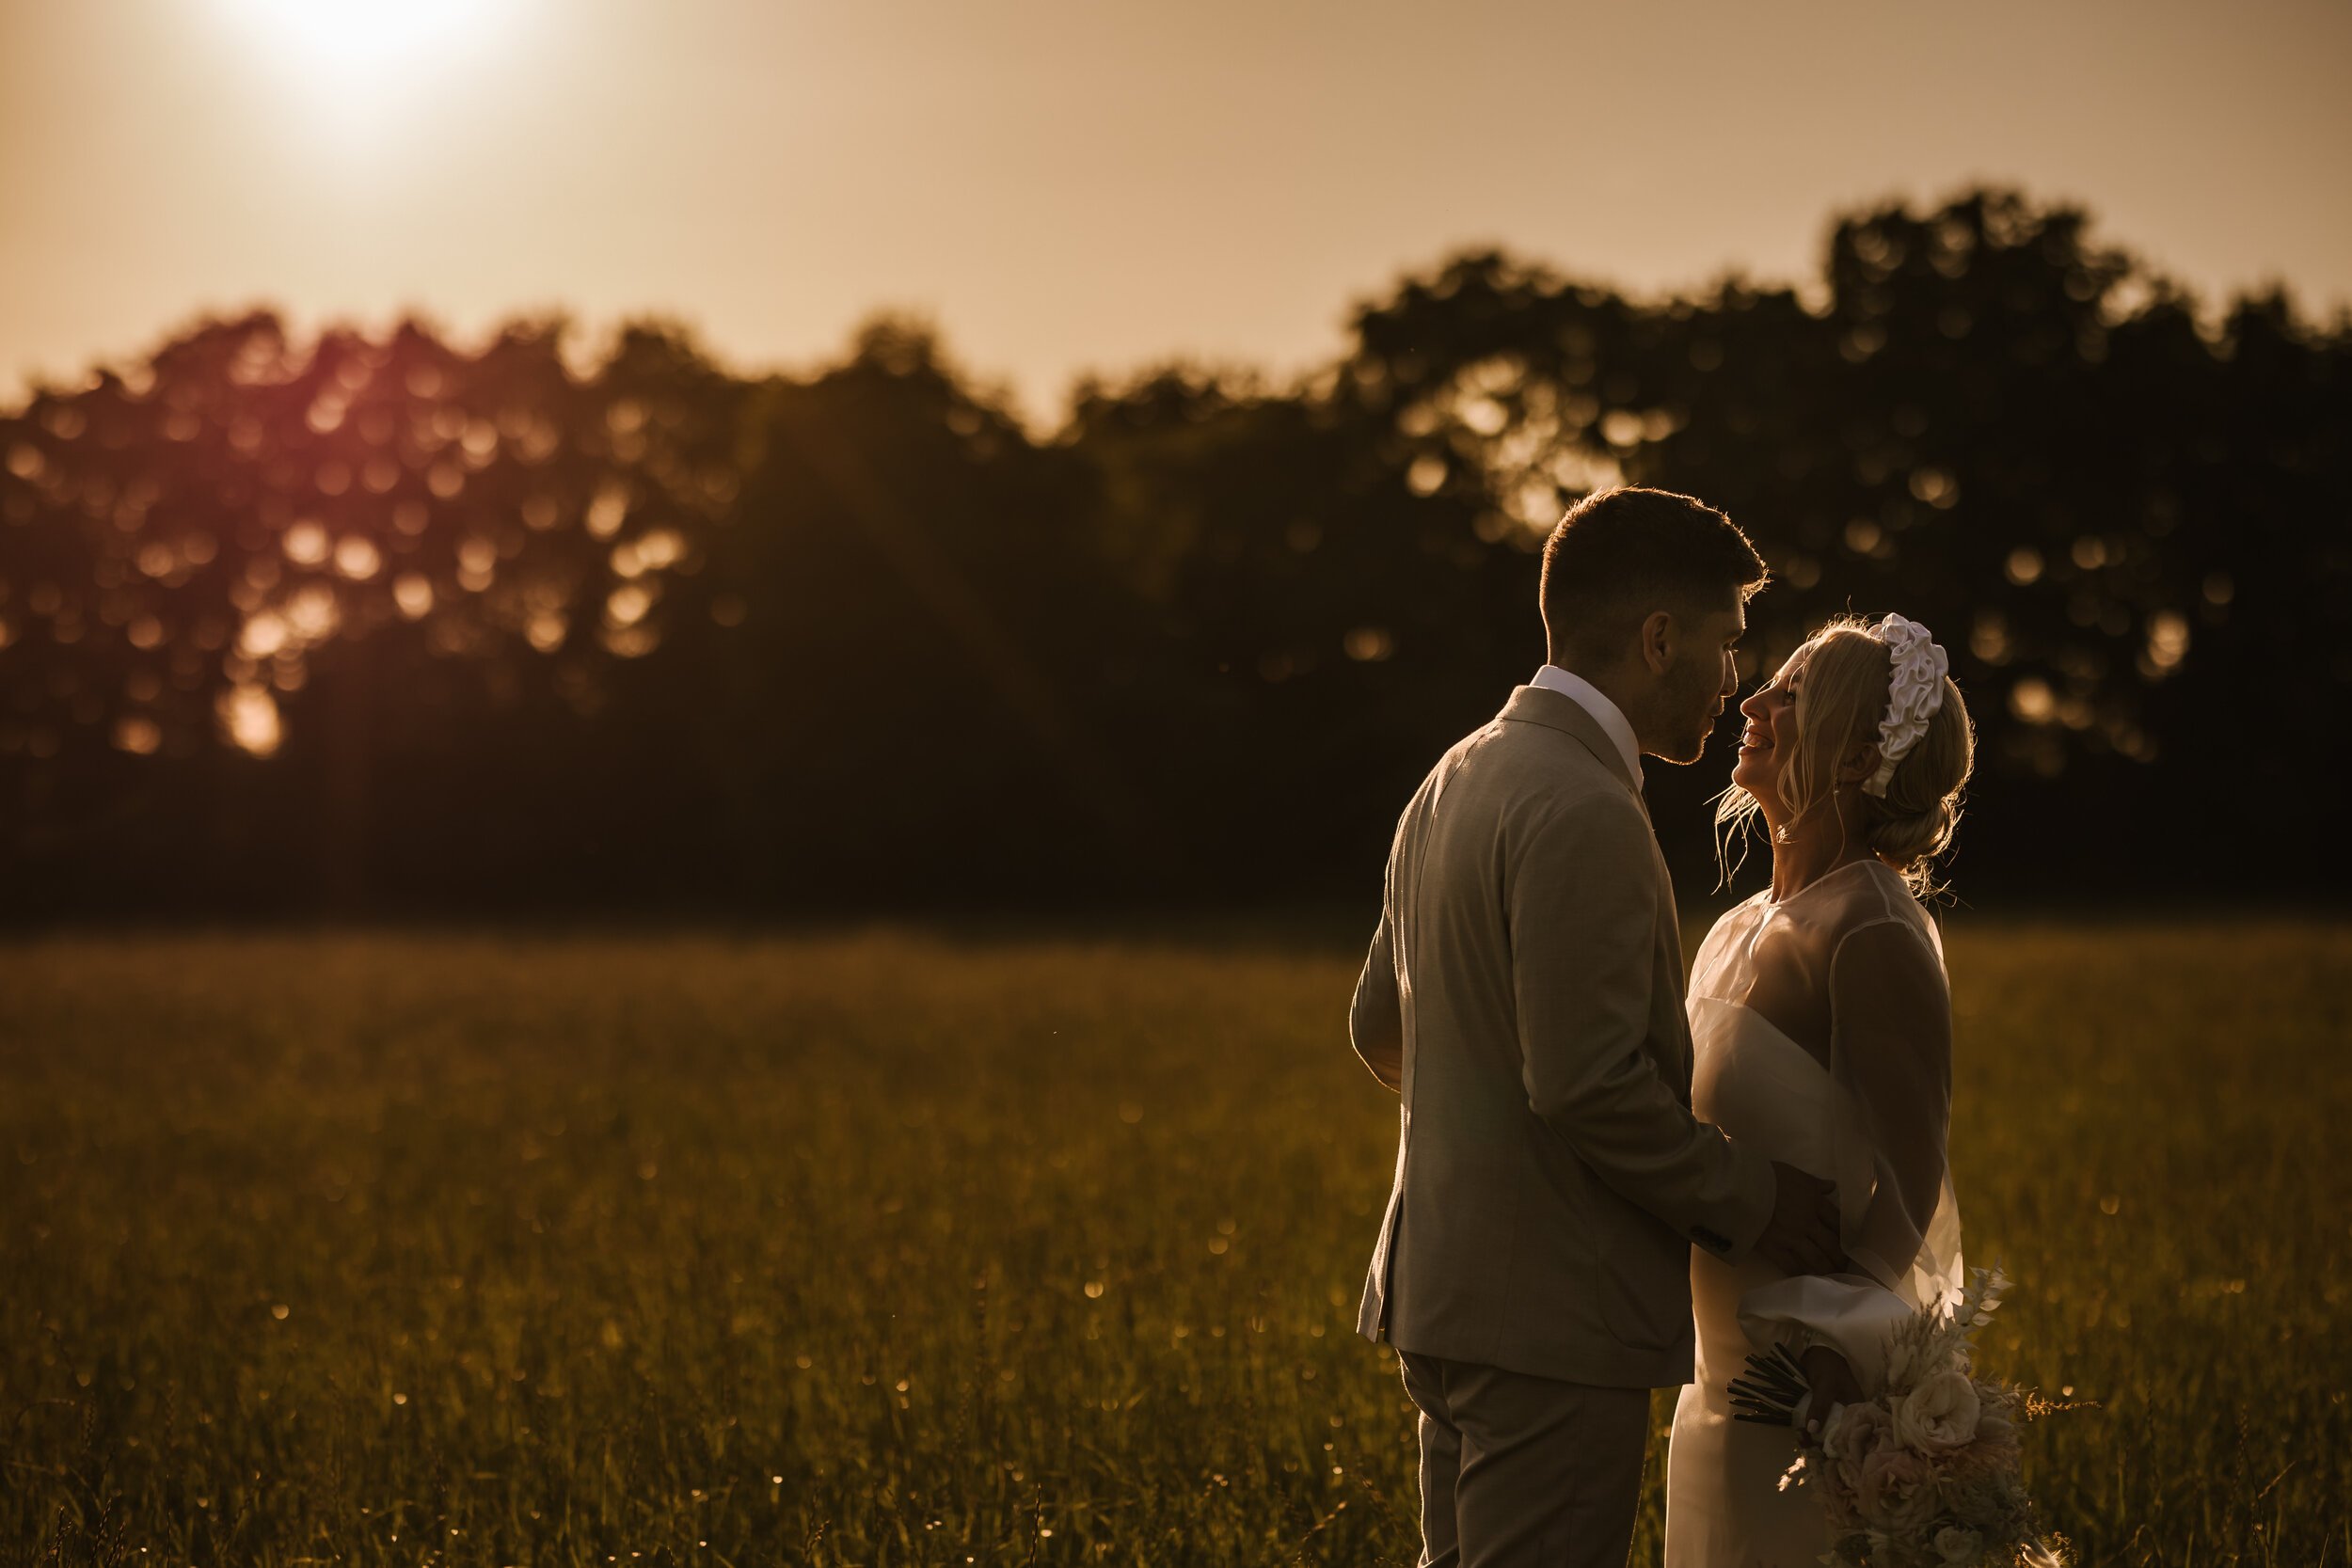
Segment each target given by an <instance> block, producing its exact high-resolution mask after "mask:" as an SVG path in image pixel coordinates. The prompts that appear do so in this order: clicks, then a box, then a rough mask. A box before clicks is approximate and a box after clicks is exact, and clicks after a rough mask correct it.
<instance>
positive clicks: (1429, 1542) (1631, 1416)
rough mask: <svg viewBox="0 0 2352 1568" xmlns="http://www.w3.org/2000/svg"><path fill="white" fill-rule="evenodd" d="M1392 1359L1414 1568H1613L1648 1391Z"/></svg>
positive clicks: (1628, 1519)
mask: <svg viewBox="0 0 2352 1568" xmlns="http://www.w3.org/2000/svg"><path fill="white" fill-rule="evenodd" d="M1397 1360H1398V1362H1399V1363H1401V1365H1402V1367H1403V1370H1404V1374H1405V1391H1406V1393H1407V1394H1409V1395H1410V1396H1411V1397H1412V1401H1413V1403H1414V1404H1416V1405H1418V1406H1419V1407H1420V1408H1421V1508H1422V1519H1421V1536H1422V1551H1421V1568H1625V1561H1626V1558H1627V1556H1628V1555H1629V1553H1630V1552H1631V1550H1632V1548H1633V1516H1634V1513H1636V1512H1637V1511H1638V1509H1639V1506H1640V1503H1641V1497H1642V1459H1643V1453H1644V1450H1645V1448H1646V1447H1647V1445H1648V1439H1649V1390H1648V1389H1646V1388H1597V1387H1593V1386H1589V1385H1585V1384H1581V1383H1563V1382H1560V1381H1559V1380H1557V1379H1555V1378H1548V1377H1534V1376H1531V1375H1529V1374H1528V1373H1525V1372H1513V1371H1505V1370H1503V1369H1502V1368H1500V1367H1484V1366H1479V1365H1476V1364H1475V1363H1472V1362H1468V1361H1449V1360H1447V1359H1445V1358H1444V1357H1442V1356H1435V1355H1421V1354H1415V1353H1414V1352H1412V1351H1400V1352H1399V1353H1398V1354H1397Z"/></svg>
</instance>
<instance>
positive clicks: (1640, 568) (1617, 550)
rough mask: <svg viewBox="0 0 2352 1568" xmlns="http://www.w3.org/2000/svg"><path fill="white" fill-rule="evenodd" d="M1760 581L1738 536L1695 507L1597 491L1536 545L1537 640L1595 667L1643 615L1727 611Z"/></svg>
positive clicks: (1720, 518)
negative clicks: (1539, 565) (1539, 554)
mask: <svg viewBox="0 0 2352 1568" xmlns="http://www.w3.org/2000/svg"><path fill="white" fill-rule="evenodd" d="M1769 575H1770V574H1769V573H1767V572H1766V571H1765V568H1764V558H1763V557H1761V556H1759V555H1757V554H1756V546H1754V545H1751V544H1750V543H1748V536H1747V535H1746V534H1744V533H1742V532H1740V529H1739V526H1738V525H1737V524H1735V523H1734V522H1732V520H1731V519H1730V518H1729V517H1726V516H1724V515H1723V514H1722V513H1720V512H1718V511H1716V510H1715V509H1714V508H1713V507H1711V506H1708V504H1707V503H1706V502H1704V501H1701V500H1698V499H1694V498H1692V497H1690V496H1678V495H1676V494H1675V493H1674V492H1673V491H1671V490H1645V489H1640V488H1636V487H1634V486H1631V485H1625V486H1620V487H1619V488H1617V489H1614V490H1597V491H1595V492H1594V493H1593V494H1591V495H1589V496H1587V497H1585V498H1584V499H1582V500H1581V501H1579V502H1577V503H1576V504H1575V505H1574V506H1572V507H1570V508H1569V509H1568V515H1566V516H1565V517H1563V518H1561V519H1560V524H1559V526H1558V527H1557V528H1554V529H1553V530H1552V531H1551V537H1550V538H1549V540H1547V541H1545V543H1544V574H1543V587H1542V590H1541V595H1542V600H1543V611H1544V632H1545V636H1546V638H1547V640H1548V641H1549V644H1550V648H1549V651H1550V653H1551V654H1552V655H1554V656H1558V655H1561V654H1564V653H1576V654H1581V655H1583V656H1584V657H1586V658H1587V659H1590V660H1599V661H1603V662H1605V661H1607V660H1608V659H1611V658H1613V657H1615V656H1616V654H1617V652H1618V651H1619V650H1620V649H1621V648H1622V647H1623V646H1624V644H1625V643H1626V641H1628V640H1629V639H1630V638H1631V637H1632V636H1633V634H1634V629H1635V628H1636V627H1638V626H1640V625H1641V624H1642V622H1643V621H1644V620H1645V619H1646V618H1647V617H1648V616H1649V614H1650V613H1651V612H1652V611H1653V610H1683V609H1686V608H1688V607H1692V606H1696V607H1702V608H1706V609H1714V608H1718V607H1721V608H1728V607H1730V606H1731V605H1734V604H1737V603H1740V602H1743V601H1745V600H1746V599H1747V598H1749V597H1750V596H1751V595H1753V594H1755V593H1756V591H1757V590H1758V589H1761V588H1762V587H1763V586H1764V583H1765V579H1766V578H1767V577H1768V576H1769ZM1554 662H1557V658H1556V657H1555V659H1554Z"/></svg>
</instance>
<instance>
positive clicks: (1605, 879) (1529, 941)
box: [1349, 489, 1838, 1568]
mask: <svg viewBox="0 0 2352 1568" xmlns="http://www.w3.org/2000/svg"><path fill="white" fill-rule="evenodd" d="M1764 578H1765V571H1764V562H1762V561H1761V560H1760V559H1758V557H1757V556H1756V550H1755V548H1754V547H1753V546H1750V545H1749V543H1748V541H1747V537H1746V536H1745V535H1744V534H1742V533H1741V532H1740V531H1739V529H1737V528H1736V527H1734V526H1733V525H1732V522H1731V520H1730V519H1729V518H1728V517H1725V516H1724V515H1723V514H1722V513H1720V512H1717V511H1715V510H1714V509H1713V508H1711V507H1708V506H1705V505H1702V504H1701V503H1700V502H1698V501H1696V500H1693V499H1691V498H1690V497H1688V496H1677V495H1672V494H1669V493H1667V492H1665V491H1661V490H1643V489H1617V490H1609V491H1604V492H1601V493H1599V494H1597V495H1594V496H1592V497H1589V498H1587V499H1585V500H1583V501H1582V502H1581V503H1579V504H1578V505H1577V506H1576V507H1575V508H1574V509H1573V510H1572V511H1570V512H1569V513H1568V515H1566V516H1565V518H1563V519H1562V521H1561V523H1560V526H1559V527H1558V528H1557V529H1555V530H1554V531H1553V532H1552V535H1551V538H1550V541H1549V544H1548V545H1547V546H1545V549H1544V566H1543V587H1542V594H1541V596H1542V606H1543V618H1544V630H1545V635H1546V638H1547V641H1548V642H1549V659H1550V662H1549V663H1548V664H1546V665H1545V666H1544V668H1543V669H1541V670H1540V671H1538V672H1536V674H1535V678H1534V681H1533V682H1532V683H1531V684H1529V685H1526V686H1522V687H1520V688H1518V689H1517V690H1515V691H1513V692H1512V693H1511V699H1510V701H1509V702H1507V703H1505V704H1504V705H1503V708H1502V713H1500V714H1499V715H1497V716H1496V718H1495V719H1494V721H1492V722H1490V723H1487V724H1486V725H1483V726H1482V727H1480V728H1479V729H1478V730H1476V731H1474V732H1473V733H1471V734H1470V736H1467V737H1465V738H1464V739H1462V740H1461V741H1460V742H1458V743H1457V744H1456V745H1455V746H1454V749H1453V750H1451V751H1449V752H1446V754H1445V755H1444V756H1443V757H1441V758H1439V759H1438V765H1437V767H1436V768H1433V769H1432V770H1431V772H1430V774H1429V777H1428V778H1427V779H1426V780H1424V781H1423V782H1422V786H1421V788H1420V789H1419V790H1418V791H1417V792H1416V793H1415V794H1414V796H1413V799H1412V801H1411V803H1410V804H1408V805H1407V806H1406V808H1405V815H1404V816H1403V818H1402V819H1401V820H1400V821H1399V822H1398V823H1397V828H1396V838H1395V842H1394V844H1393V845H1392V846H1391V848H1390V851H1389V869H1388V885H1387V893H1386V896H1385V898H1384V899H1383V903H1382V909H1381V914H1380V927H1379V930H1378V931H1377V933H1375V936H1374V937H1373V942H1372V953H1371V956H1370V957H1369V958H1367V959H1366V960H1365V963H1364V972H1363V976H1362V978H1361V979H1360V980H1359V981H1358V982H1357V987H1356V998H1355V1005H1354V1007H1353V1009H1352V1012H1351V1015H1350V1018H1349V1033H1350V1035H1351V1036H1352V1037H1353V1039H1354V1042H1355V1046H1356V1051H1357V1053H1358V1054H1359V1055H1360V1056H1362V1057H1363V1059H1364V1062H1365V1064H1366V1065H1367V1066H1369V1067H1370V1068H1371V1069H1372V1070H1373V1072H1374V1074H1375V1076H1377V1077H1378V1078H1379V1080H1380V1081H1381V1082H1382V1083H1383V1084H1385V1085H1388V1086H1389V1087H1390V1088H1391V1089H1394V1090H1396V1091H1398V1093H1399V1094H1400V1095H1401V1096H1402V1097H1403V1099H1404V1106H1403V1111H1402V1115H1401V1118H1400V1131H1399V1134H1398V1139H1397V1154H1396V1183H1395V1187H1394V1189H1393V1190H1392V1191H1391V1194H1390V1196H1389V1207H1388V1212H1387V1214H1386V1215H1385V1216H1384V1218H1383V1219H1382V1221H1381V1227H1380V1238H1379V1242H1378V1243H1377V1245H1376V1247H1375V1251H1374V1253H1373V1259H1372V1270H1371V1274H1370V1275H1369V1277H1368V1278H1367V1279H1366V1280H1365V1283H1364V1300H1363V1307H1362V1310H1361V1312H1360V1314H1359V1319H1358V1323H1357V1328H1358V1330H1359V1332H1360V1333H1361V1334H1363V1336H1364V1337H1365V1338H1369V1339H1374V1340H1378V1339H1381V1338H1386V1339H1387V1340H1389V1342H1390V1343H1391V1344H1393V1345H1394V1346H1395V1347H1396V1349H1397V1355H1398V1359H1399V1360H1400V1361H1401V1362H1402V1363H1403V1368H1404V1377H1405V1387H1406V1392H1407V1393H1408V1394H1409V1395H1411V1397H1412V1400H1413V1402H1414V1404H1416V1405H1417V1406H1419V1407H1420V1410H1421V1495H1422V1556H1421V1561H1422V1563H1423V1564H1425V1565H1430V1568H1449V1565H1452V1564H1455V1563H1460V1564H1462V1565H1464V1568H1489V1565H1502V1564H1512V1565H1517V1564H1528V1565H1530V1568H1533V1565H1535V1564H1542V1565H1544V1568H1552V1565H1555V1564H1579V1565H1582V1564H1593V1565H1601V1564H1606V1565H1608V1568H1621V1565H1622V1564H1623V1563H1624V1562H1625V1560H1626V1557H1627V1553H1628V1551H1629V1548H1630V1545H1631V1543H1632V1535H1633V1516H1634V1512H1635V1505H1636V1502H1637V1500H1638V1498H1639V1495H1640V1492H1641V1481H1642V1460H1643V1453H1644V1449H1645V1444H1646V1439H1647V1436H1648V1426H1649V1390H1650V1389H1651V1388H1653V1387H1661V1386H1670V1385H1677V1384H1682V1383H1687V1382H1689V1381H1690V1379H1691V1375H1692V1327H1691V1293H1690V1250H1689V1249H1690V1246H1691V1244H1692V1243H1697V1244H1698V1245H1700V1246H1703V1247H1706V1248H1707V1249H1708V1251H1710V1252H1712V1253H1714V1254H1716V1255H1717V1256H1718V1257H1721V1258H1724V1259H1740V1258H1742V1257H1745V1256H1747V1255H1748V1254H1749V1253H1751V1252H1753V1253H1756V1254H1758V1255H1760V1256H1762V1257H1763V1258H1765V1259H1769V1260H1770V1261H1772V1263H1773V1264H1775V1265H1777V1266H1779V1267H1782V1268H1784V1269H1787V1270H1788V1271H1789V1272H1790V1273H1823V1272H1828V1271H1829V1270H1830V1268H1831V1267H1832V1266H1833V1265H1834V1264H1835V1262H1836V1256H1837V1251H1838V1247H1837V1239H1836V1214H1835V1212H1834V1209H1833V1208H1832V1204H1831V1200H1830V1197H1829V1188H1828V1186H1827V1184H1826V1183H1823V1182H1821V1181H1819V1180H1816V1179H1814V1178H1813V1177H1810V1176H1807V1175H1805V1174H1804V1173H1803V1172H1800V1171H1798V1170H1796V1169H1794V1168H1792V1167H1790V1166H1788V1165H1781V1164H1773V1163H1772V1162H1771V1161H1768V1160H1766V1159H1765V1158H1764V1157H1763V1156H1761V1155H1759V1154H1757V1153H1756V1152H1754V1151H1753V1150H1750V1149H1747V1148H1741V1147H1740V1146H1739V1145H1737V1144H1734V1143H1732V1142H1730V1141H1729V1140H1728V1139H1726V1138H1725V1137H1724V1134H1723V1133H1722V1132H1720V1131H1718V1130H1717V1129H1716V1128H1714V1127H1711V1126H1709V1125H1708V1124H1707V1123H1705V1122H1702V1121H1698V1120H1696V1119H1694V1118H1693V1117H1692V1115H1691V1111H1690V1099H1691V1037H1690V1034H1689V1031H1688V1029H1687V1027H1686V1025H1685V1022H1684V1016H1683V972H1682V941H1681V933H1680V931H1679V929H1678V928H1677V922H1676V915H1675V902H1674V890H1673V888H1672V886H1671V885H1670V884H1669V882H1668V880H1667V876H1666V865H1665V862H1664V861H1663V860H1662V859H1661V857H1660V855H1659V852H1658V844H1657V840H1656V839H1655V838H1654V837H1653V836H1652V834H1651V832H1650V822H1649V812H1648V809H1647V807H1646V806H1645V804H1644V803H1643V800H1642V794H1641V784H1642V762H1641V759H1642V756H1643V755H1644V754H1645V753H1647V754H1648V755H1651V756H1657V757H1662V758H1664V759H1666V760H1667V761H1669V762H1678V763H1689V762H1694V761H1696V760H1697V759H1698V756H1699V753H1700V752H1701V751H1702V750H1703V749H1704V748H1705V746H1706V744H1707V737H1708V732H1709V731H1710V730H1712V729H1713V727H1714V722H1715V719H1716V716H1717V715H1718V714H1720V713H1721V712H1722V711H1723V706H1724V701H1725V700H1726V699H1727V698H1728V697H1729V696H1730V695H1731V694H1732V693H1733V691H1734V690H1735V689H1736V677H1735V675H1734V673H1733V667H1732V646H1733V644H1734V643H1736V642H1737V641H1739V639H1740V633H1741V632H1743V631H1744V630H1745V629H1746V627H1747V610H1746V605H1747V601H1748V599H1749V597H1750V596H1751V595H1753V594H1755V593H1756V590H1758V589H1759V588H1761V587H1762V586H1763V583H1764Z"/></svg>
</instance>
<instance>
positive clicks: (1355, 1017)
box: [1347, 911, 1405, 1093]
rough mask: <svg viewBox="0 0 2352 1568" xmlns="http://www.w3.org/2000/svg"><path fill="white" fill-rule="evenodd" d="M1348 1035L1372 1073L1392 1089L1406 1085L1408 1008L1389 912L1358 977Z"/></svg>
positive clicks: (1381, 924)
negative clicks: (1399, 984)
mask: <svg viewBox="0 0 2352 1568" xmlns="http://www.w3.org/2000/svg"><path fill="white" fill-rule="evenodd" d="M1347 1037H1348V1039H1349V1040H1350V1042H1352V1043H1353V1044H1354V1045H1355V1047H1356V1054H1357V1055H1359V1056H1361V1057H1362V1058H1363V1059H1364V1066H1366V1067H1368V1068H1370V1069H1372V1075H1373V1076H1374V1077H1375V1078H1377V1079H1379V1080H1380V1082H1381V1083H1383V1084H1385V1085H1388V1086H1389V1087H1390V1088H1391V1089H1394V1090H1396V1091H1398V1092H1399V1093H1402V1092H1404V1088H1405V1010H1404V1007H1403V1006H1402V1005H1401V1004H1400V1003H1399V1001H1398V998H1397V990H1396V936H1395V930H1394V927H1391V925H1390V924H1389V917H1388V913H1387V911H1382V912H1381V915H1380V928H1379V929H1378V930H1377V931H1375V932H1374V933H1373V937H1372V951H1371V952H1370V953H1368V954H1366V955H1365V956H1364V972H1363V973H1362V974H1359V975H1358V976H1357V977H1356V1000H1355V1003H1354V1005H1352V1006H1350V1007H1349V1008H1348V1010H1347Z"/></svg>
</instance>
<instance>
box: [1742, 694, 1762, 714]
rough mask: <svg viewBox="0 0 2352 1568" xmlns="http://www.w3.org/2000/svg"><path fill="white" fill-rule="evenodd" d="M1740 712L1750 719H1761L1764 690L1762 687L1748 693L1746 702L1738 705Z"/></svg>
mask: <svg viewBox="0 0 2352 1568" xmlns="http://www.w3.org/2000/svg"><path fill="white" fill-rule="evenodd" d="M1740 712H1742V713H1744V714H1746V715H1747V716H1748V717H1749V718H1751V719H1761V718H1763V717H1764V689H1763V688H1762V687H1758V688H1756V689H1755V690H1754V691H1751V692H1749V693H1748V700H1747V701H1746V702H1744V703H1741V704H1740Z"/></svg>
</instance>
